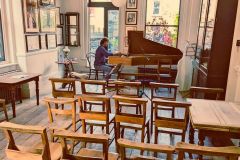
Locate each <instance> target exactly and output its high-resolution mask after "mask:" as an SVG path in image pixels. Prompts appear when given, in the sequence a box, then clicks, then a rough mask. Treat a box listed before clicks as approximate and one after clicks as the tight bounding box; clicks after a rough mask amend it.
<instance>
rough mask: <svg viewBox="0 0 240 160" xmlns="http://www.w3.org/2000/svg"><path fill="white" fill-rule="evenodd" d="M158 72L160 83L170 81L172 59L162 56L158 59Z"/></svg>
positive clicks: (171, 80)
mask: <svg viewBox="0 0 240 160" xmlns="http://www.w3.org/2000/svg"><path fill="white" fill-rule="evenodd" d="M158 74H159V78H160V82H162V83H172V82H173V76H172V59H171V58H163V59H160V60H159V61H158Z"/></svg>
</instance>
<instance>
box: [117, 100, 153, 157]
mask: <svg viewBox="0 0 240 160" xmlns="http://www.w3.org/2000/svg"><path fill="white" fill-rule="evenodd" d="M113 98H114V101H115V114H116V115H115V125H114V126H115V129H114V130H115V140H116V148H117V151H118V152H119V146H118V144H117V140H118V139H119V138H124V129H125V128H127V129H133V130H140V131H141V142H142V143H143V142H144V139H145V136H147V142H148V143H150V119H149V118H148V117H147V102H148V100H147V99H144V98H127V97H121V96H114V97H113ZM121 103H124V104H130V105H131V104H132V105H133V104H134V105H139V106H141V107H142V108H143V112H142V114H130V113H129V112H127V111H123V110H120V105H121ZM121 129H122V131H121Z"/></svg>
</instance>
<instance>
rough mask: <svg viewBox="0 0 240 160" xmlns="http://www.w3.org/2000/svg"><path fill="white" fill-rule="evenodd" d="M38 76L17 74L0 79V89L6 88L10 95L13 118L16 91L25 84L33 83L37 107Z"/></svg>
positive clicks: (14, 115) (14, 114)
mask: <svg viewBox="0 0 240 160" xmlns="http://www.w3.org/2000/svg"><path fill="white" fill-rule="evenodd" d="M39 76H40V74H34V73H22V72H18V73H14V74H8V75H4V76H1V77H0V88H6V89H7V90H9V91H10V93H11V103H12V109H13V117H16V104H15V103H16V91H17V89H18V88H20V87H21V86H22V85H23V84H25V83H29V82H31V81H35V85H36V99H37V105H39Z"/></svg>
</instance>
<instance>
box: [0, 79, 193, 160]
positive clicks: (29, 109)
mask: <svg viewBox="0 0 240 160" xmlns="http://www.w3.org/2000/svg"><path fill="white" fill-rule="evenodd" d="M77 85H78V86H80V84H77ZM79 88H80V87H78V93H81V91H80V90H79ZM34 89H35V88H33V89H32V90H34ZM40 89H41V88H40ZM91 89H97V88H91ZM40 93H42V94H41V98H40V99H42V98H43V97H44V96H51V91H50V83H49V84H48V85H45V86H44V87H43V89H42V90H40ZM147 93H148V95H149V91H148V92H147ZM110 94H113V93H110ZM161 94H168V91H161ZM178 100H184V99H182V98H181V96H180V95H178ZM148 105H149V107H148V115H149V116H150V103H149V104H148ZM16 108H17V117H16V118H14V119H11V120H10V121H11V122H14V123H19V124H26V125H41V126H47V125H48V116H47V108H46V107H45V105H44V103H43V102H42V101H41V102H40V105H39V106H36V100H35V96H32V97H31V99H27V100H24V101H23V103H22V104H17V107H16ZM112 111H114V105H113V103H112ZM8 114H9V117H10V118H12V110H11V107H9V110H8ZM176 115H178V116H181V111H180V110H177V111H176ZM2 117H3V113H0V118H2ZM101 131H102V130H101V129H100V128H96V129H95V133H100V132H101ZM79 132H81V129H80V130H79ZM14 137H16V139H17V144H21V145H29V146H30V145H31V146H32V145H34V144H37V143H39V140H40V137H36V136H31V135H26V134H22V135H20V134H14ZM125 137H126V138H127V139H130V140H133V141H140V133H135V131H133V130H127V132H126V134H125ZM195 139H197V137H195ZM179 141H180V136H174V138H173V139H172V140H171V139H170V136H169V135H167V134H160V136H159V143H160V144H168V145H169V144H176V143H177V142H179ZM186 141H188V133H187V135H186ZM151 142H153V136H152V138H151ZM6 145H7V141H6V140H5V138H4V136H3V133H2V132H0V160H2V159H6V158H5V153H4V149H5V147H6ZM91 147H93V148H94V147H98V146H93V145H92V146H91ZM110 151H111V152H115V143H112V144H111V146H110ZM135 153H139V152H137V151H132V150H129V151H128V154H129V155H133V154H135ZM145 154H148V153H145ZM150 154H151V153H150ZM158 156H159V157H160V158H163V159H165V158H164V157H165V156H164V155H160V154H159V155H158Z"/></svg>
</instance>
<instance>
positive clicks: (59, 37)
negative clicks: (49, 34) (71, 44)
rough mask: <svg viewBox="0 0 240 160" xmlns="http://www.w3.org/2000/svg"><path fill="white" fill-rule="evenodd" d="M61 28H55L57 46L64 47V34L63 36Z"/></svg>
mask: <svg viewBox="0 0 240 160" xmlns="http://www.w3.org/2000/svg"><path fill="white" fill-rule="evenodd" d="M63 32H64V30H63V26H58V27H57V32H56V34H57V46H63V45H64V34H63Z"/></svg>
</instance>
